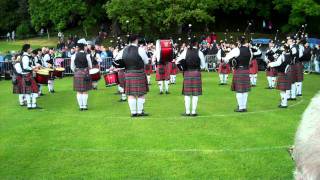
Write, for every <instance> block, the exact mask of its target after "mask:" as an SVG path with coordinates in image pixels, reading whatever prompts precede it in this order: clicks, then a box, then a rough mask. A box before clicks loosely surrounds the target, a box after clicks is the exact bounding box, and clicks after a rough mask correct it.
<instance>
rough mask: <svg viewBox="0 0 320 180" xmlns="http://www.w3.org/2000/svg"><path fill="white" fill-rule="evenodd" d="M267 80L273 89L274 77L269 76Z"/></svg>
mask: <svg viewBox="0 0 320 180" xmlns="http://www.w3.org/2000/svg"><path fill="white" fill-rule="evenodd" d="M267 80H268V87H270V88H272V77H271V76H268V77H267Z"/></svg>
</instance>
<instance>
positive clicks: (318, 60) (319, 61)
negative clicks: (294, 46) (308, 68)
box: [313, 45, 320, 73]
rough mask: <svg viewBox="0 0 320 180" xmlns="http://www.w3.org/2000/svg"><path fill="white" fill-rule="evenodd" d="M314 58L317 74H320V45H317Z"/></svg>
mask: <svg viewBox="0 0 320 180" xmlns="http://www.w3.org/2000/svg"><path fill="white" fill-rule="evenodd" d="M313 56H314V58H313V59H314V66H315V67H314V68H315V71H316V73H320V67H319V66H320V47H319V45H315V47H314V50H313Z"/></svg>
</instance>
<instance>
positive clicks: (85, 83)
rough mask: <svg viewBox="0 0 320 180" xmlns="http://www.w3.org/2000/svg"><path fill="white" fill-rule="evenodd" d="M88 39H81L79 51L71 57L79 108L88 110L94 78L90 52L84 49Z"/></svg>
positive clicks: (74, 88) (74, 87)
mask: <svg viewBox="0 0 320 180" xmlns="http://www.w3.org/2000/svg"><path fill="white" fill-rule="evenodd" d="M85 46H86V41H85V40H82V39H80V40H79V41H78V44H77V52H76V53H75V54H74V55H72V57H71V70H72V71H73V72H74V76H73V90H74V91H76V92H77V101H78V105H79V110H80V111H84V110H88V98H89V95H88V91H89V90H91V89H92V80H91V77H90V74H89V69H91V68H92V63H91V58H90V54H87V53H86V52H85V51H84V49H85Z"/></svg>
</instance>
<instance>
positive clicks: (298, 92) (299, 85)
mask: <svg viewBox="0 0 320 180" xmlns="http://www.w3.org/2000/svg"><path fill="white" fill-rule="evenodd" d="M296 86H297V94H302V82H296Z"/></svg>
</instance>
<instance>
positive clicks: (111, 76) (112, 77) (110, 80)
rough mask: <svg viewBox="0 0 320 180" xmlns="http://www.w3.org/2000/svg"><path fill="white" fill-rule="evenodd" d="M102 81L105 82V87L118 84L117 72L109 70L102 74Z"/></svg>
mask: <svg viewBox="0 0 320 180" xmlns="http://www.w3.org/2000/svg"><path fill="white" fill-rule="evenodd" d="M104 81H105V83H106V87H109V86H115V85H117V84H119V80H118V73H117V72H110V73H108V74H105V75H104Z"/></svg>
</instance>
